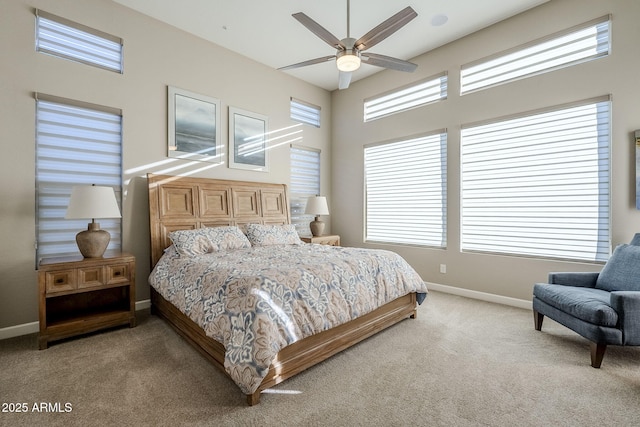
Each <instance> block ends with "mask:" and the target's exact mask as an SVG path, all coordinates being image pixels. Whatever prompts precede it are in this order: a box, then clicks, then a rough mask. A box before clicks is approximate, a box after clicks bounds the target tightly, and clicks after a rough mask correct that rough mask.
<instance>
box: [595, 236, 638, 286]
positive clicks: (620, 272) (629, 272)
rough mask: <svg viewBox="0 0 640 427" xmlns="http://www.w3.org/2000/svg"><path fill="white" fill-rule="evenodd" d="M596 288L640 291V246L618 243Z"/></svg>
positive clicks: (600, 275) (599, 276)
mask: <svg viewBox="0 0 640 427" xmlns="http://www.w3.org/2000/svg"><path fill="white" fill-rule="evenodd" d="M596 288H597V289H603V290H605V291H609V292H611V291H640V246H634V245H626V244H625V245H618V246H617V247H616V248H615V250H614V251H613V255H611V258H609V261H607V263H606V264H605V266H604V268H603V269H602V271H601V272H600V274H599V275H598V280H597V281H596Z"/></svg>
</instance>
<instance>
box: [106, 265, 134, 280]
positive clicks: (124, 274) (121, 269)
mask: <svg viewBox="0 0 640 427" xmlns="http://www.w3.org/2000/svg"><path fill="white" fill-rule="evenodd" d="M105 268H106V270H107V284H108V285H113V284H116V283H127V282H128V281H129V278H130V274H129V264H114V265H107V266H106V267H105Z"/></svg>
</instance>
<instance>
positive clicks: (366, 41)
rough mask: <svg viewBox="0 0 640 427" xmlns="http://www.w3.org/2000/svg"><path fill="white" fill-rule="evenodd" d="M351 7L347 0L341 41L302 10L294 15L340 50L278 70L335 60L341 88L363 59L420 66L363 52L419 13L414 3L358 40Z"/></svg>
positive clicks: (391, 65) (378, 63) (395, 65)
mask: <svg viewBox="0 0 640 427" xmlns="http://www.w3.org/2000/svg"><path fill="white" fill-rule="evenodd" d="M350 9H351V7H350V1H349V0H347V37H346V38H344V39H342V40H338V38H337V37H336V36H334V35H333V34H331V33H330V32H329V31H327V30H326V29H325V28H324V27H322V26H321V25H320V24H318V23H317V22H316V21H314V20H313V19H311V18H309V17H308V16H307V15H305V14H304V13H302V12H298V13H294V14H293V15H291V16H293V17H294V18H295V19H296V20H298V21H299V22H300V23H301V24H302V25H304V26H305V27H307V29H309V30H310V31H311V32H312V33H313V34H315V35H316V36H318V37H320V38H321V39H322V40H324V41H325V42H326V43H327V44H329V45H330V46H331V47H333V48H334V49H336V50H337V51H336V54H335V55H330V56H323V57H321V58H315V59H310V60H308V61H303V62H299V63H297V64H292V65H288V66H286V67H281V68H278V69H279V70H289V69H292V68H300V67H305V66H307V65H313V64H320V63H322V62H327V61H332V60H334V59H335V60H336V63H337V66H338V70H339V71H340V75H339V80H338V89H346V88H348V87H349V83H350V82H351V73H352V72H353V71H355V70H357V69H358V68H360V64H361V61H364V63H365V64H369V65H375V66H377V67H383V68H389V69H392V70H398V71H406V72H409V73H411V72H413V71H414V70H415V69H416V67H417V65H416V64H414V63H412V62H408V61H404V60H402V59H398V58H393V57H391V56H386V55H379V54H375V53H369V52H364V51H365V50H367V49H369V48H371V47H373V46H375V45H377V44H378V43H380V42H381V41H382V40H384V39H386V38H387V37H389V36H390V35H391V34H393V33H395V32H396V31H398V30H399V29H400V28H402V27H404V26H405V25H406V24H408V23H409V21H411V20H412V19H413V18H415V17H416V16H418V14H417V13H416V11H415V10H413V9H412V8H411V6H407V7H406V8H404V9H402V10H401V11H400V12H398V13H396V14H395V15H393V16H392V17H390V18H389V19H387V20H386V21H384V22H382V23H381V24H380V25H378V26H376V27H375V28H373V29H372V30H371V31H369V32H368V33H367V34H365V35H364V36H362V37H360V38H359V39H358V40H356V39H353V38H351V35H350V28H349V21H350V19H349V14H350Z"/></svg>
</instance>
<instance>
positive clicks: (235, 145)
mask: <svg viewBox="0 0 640 427" xmlns="http://www.w3.org/2000/svg"><path fill="white" fill-rule="evenodd" d="M268 129H269V119H268V117H267V116H264V115H262V114H258V113H253V112H251V111H246V110H242V109H240V108H235V107H229V167H230V168H235V169H244V170H252V171H258V172H269V138H268V136H269V131H268Z"/></svg>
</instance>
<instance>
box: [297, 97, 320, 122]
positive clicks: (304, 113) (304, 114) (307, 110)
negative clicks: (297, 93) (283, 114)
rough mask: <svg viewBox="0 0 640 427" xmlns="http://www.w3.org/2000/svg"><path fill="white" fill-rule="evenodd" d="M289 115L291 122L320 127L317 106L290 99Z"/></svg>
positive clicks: (318, 108)
mask: <svg viewBox="0 0 640 427" xmlns="http://www.w3.org/2000/svg"><path fill="white" fill-rule="evenodd" d="M290 114H291V120H295V121H296V122H300V123H305V124H308V125H311V126H315V127H317V128H319V127H320V107H318V106H317V105H313V104H309V103H307V102H304V101H300V100H299V99H295V98H291V104H290Z"/></svg>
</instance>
